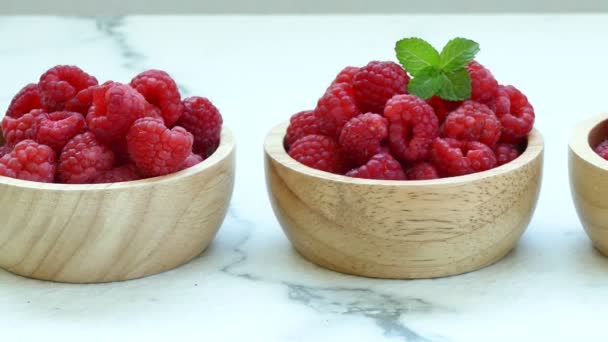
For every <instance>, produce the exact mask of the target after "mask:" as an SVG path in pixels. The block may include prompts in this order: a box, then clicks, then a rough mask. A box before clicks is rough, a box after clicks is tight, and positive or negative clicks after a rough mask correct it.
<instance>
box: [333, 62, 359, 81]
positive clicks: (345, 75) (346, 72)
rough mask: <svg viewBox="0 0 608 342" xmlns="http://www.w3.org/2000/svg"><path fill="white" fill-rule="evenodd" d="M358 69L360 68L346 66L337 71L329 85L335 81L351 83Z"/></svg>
mask: <svg viewBox="0 0 608 342" xmlns="http://www.w3.org/2000/svg"><path fill="white" fill-rule="evenodd" d="M359 70H361V68H359V67H354V66H347V67H346V68H344V69H342V70H341V71H340V72H339V73H338V75H337V76H336V78H335V79H334V81H333V82H331V85H334V84H336V83H349V84H351V85H352V83H353V79H354V78H355V74H356V73H357V72H358V71H359Z"/></svg>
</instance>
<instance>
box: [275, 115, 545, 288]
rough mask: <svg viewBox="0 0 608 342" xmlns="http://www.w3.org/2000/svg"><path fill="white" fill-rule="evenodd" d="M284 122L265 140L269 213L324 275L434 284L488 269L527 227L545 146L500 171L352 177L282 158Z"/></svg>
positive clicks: (535, 145) (537, 139)
mask: <svg viewBox="0 0 608 342" xmlns="http://www.w3.org/2000/svg"><path fill="white" fill-rule="evenodd" d="M286 127H287V123H284V124H281V125H279V126H277V127H275V128H274V129H273V130H272V131H271V132H270V133H269V134H268V136H267V138H266V142H265V146H264V147H265V155H266V158H265V160H266V182H267V186H268V190H269V196H270V200H271V202H272V206H273V208H274V212H275V214H276V216H277V218H278V220H279V222H280V224H281V226H282V227H283V230H284V231H285V233H286V234H287V236H288V238H289V239H290V240H291V242H292V244H293V245H294V247H295V249H296V250H297V251H298V252H299V253H300V254H302V255H303V256H304V257H305V258H307V259H308V260H310V261H312V262H314V263H316V264H319V265H321V266H324V267H326V268H329V269H332V270H335V271H338V272H343V273H349V274H354V275H361V276H367V277H377V278H434V277H443V276H449V275H455V274H460V273H464V272H468V271H472V270H476V269H479V268H481V267H484V266H487V265H490V264H492V263H494V262H495V261H497V260H499V259H500V258H502V257H503V256H504V255H506V254H507V253H508V252H509V251H510V250H511V249H512V248H513V247H514V246H515V244H516V243H517V241H518V240H519V237H520V236H521V235H522V233H523V232H524V230H525V229H526V227H527V225H528V223H529V221H530V218H531V217H532V213H533V212H534V208H535V205H536V200H537V198H538V193H539V190H540V183H541V174H542V161H543V139H542V136H541V134H540V133H539V132H537V131H536V130H535V131H533V132H532V133H531V134H530V136H529V140H528V146H527V148H526V151H525V152H524V153H523V154H522V155H521V156H520V157H519V158H517V159H516V160H514V161H512V162H511V163H508V164H506V165H503V166H500V167H498V168H495V169H492V170H489V171H485V172H481V173H476V174H472V175H466V176H461V177H453V178H444V179H438V180H427V181H378V180H368V179H357V178H350V177H346V176H341V175H335V174H331V173H327V172H323V171H319V170H315V169H312V168H309V167H307V166H305V165H303V164H300V163H299V162H297V161H295V160H294V159H292V158H291V157H289V155H288V154H287V153H286V152H285V149H284V147H283V137H284V135H285V130H286Z"/></svg>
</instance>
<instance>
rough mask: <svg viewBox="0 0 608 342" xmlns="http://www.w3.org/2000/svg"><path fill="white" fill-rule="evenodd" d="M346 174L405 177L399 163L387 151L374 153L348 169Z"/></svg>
mask: <svg viewBox="0 0 608 342" xmlns="http://www.w3.org/2000/svg"><path fill="white" fill-rule="evenodd" d="M346 175H347V176H349V177H355V178H367V179H380V180H405V179H406V178H405V173H404V172H403V168H402V167H401V164H399V162H398V161H397V160H396V159H395V158H393V156H391V155H390V154H389V153H379V154H376V155H375V156H373V157H372V158H371V159H370V160H369V161H368V162H367V163H365V164H364V165H362V166H360V167H358V168H356V169H353V170H351V171H349V172H348V173H346Z"/></svg>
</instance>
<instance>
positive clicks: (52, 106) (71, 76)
mask: <svg viewBox="0 0 608 342" xmlns="http://www.w3.org/2000/svg"><path fill="white" fill-rule="evenodd" d="M95 85H97V79H96V78H95V77H93V76H91V75H89V74H87V73H86V72H84V71H82V69H80V68H79V67H77V66H72V65H57V66H55V67H53V68H51V69H49V70H47V71H46V72H45V73H44V74H42V76H40V81H39V82H38V87H39V88H40V93H41V94H42V101H43V103H44V104H45V106H46V107H47V108H48V109H49V111H57V110H63V109H64V108H65V104H66V102H68V101H70V100H71V99H72V98H74V96H76V94H78V92H79V91H81V90H83V89H86V88H88V87H91V86H95Z"/></svg>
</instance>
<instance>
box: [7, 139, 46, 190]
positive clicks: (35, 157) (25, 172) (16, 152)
mask: <svg viewBox="0 0 608 342" xmlns="http://www.w3.org/2000/svg"><path fill="white" fill-rule="evenodd" d="M56 168H57V163H56V157H55V152H54V151H53V149H52V148H50V147H48V146H45V145H41V144H38V143H37V142H35V141H33V140H29V139H28V140H23V141H21V142H20V143H18V144H17V145H15V148H14V149H13V150H12V151H11V152H10V153H8V154H5V155H4V156H3V157H2V158H0V175H2V176H6V177H11V178H17V179H23V180H29V181H34V182H44V183H52V182H53V179H54V178H55V169H56Z"/></svg>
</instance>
